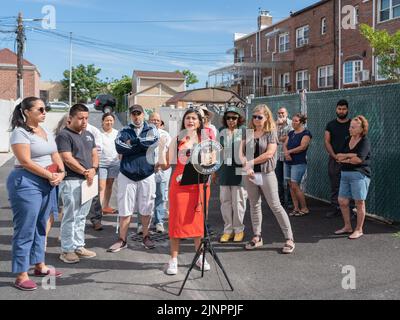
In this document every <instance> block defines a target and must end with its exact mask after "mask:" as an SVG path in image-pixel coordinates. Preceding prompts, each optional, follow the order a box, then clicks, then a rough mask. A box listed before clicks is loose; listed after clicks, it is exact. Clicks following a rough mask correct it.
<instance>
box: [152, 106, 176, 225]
mask: <svg viewBox="0 0 400 320" xmlns="http://www.w3.org/2000/svg"><path fill="white" fill-rule="evenodd" d="M149 122H150V123H152V124H154V125H155V126H156V128H157V130H158V133H159V135H160V141H161V140H165V141H166V143H165V145H166V146H169V144H170V143H171V136H170V135H169V133H168V132H167V131H165V130H163V129H161V117H160V115H159V114H158V113H156V112H154V113H152V114H151V115H150V117H149ZM158 152H159V151H158V148H157V149H156V151H155V153H156V161H155V162H156V163H157V155H158ZM170 176H171V168H170V169H168V170H166V171H163V170H161V169H160V168H156V185H157V187H156V199H155V207H154V224H155V226H156V231H157V232H159V233H164V232H165V229H164V217H165V211H166V202H167V200H168V194H167V190H168V184H169V178H170Z"/></svg>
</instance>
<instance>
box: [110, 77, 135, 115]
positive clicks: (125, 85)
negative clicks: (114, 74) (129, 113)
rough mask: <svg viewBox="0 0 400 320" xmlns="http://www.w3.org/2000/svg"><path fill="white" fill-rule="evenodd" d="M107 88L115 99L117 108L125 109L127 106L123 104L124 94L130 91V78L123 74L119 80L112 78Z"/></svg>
mask: <svg viewBox="0 0 400 320" xmlns="http://www.w3.org/2000/svg"><path fill="white" fill-rule="evenodd" d="M108 88H109V91H110V93H111V94H112V95H113V96H114V97H115V99H116V100H117V110H118V111H126V109H127V106H126V105H125V100H124V96H125V95H126V94H127V93H129V92H131V91H132V78H131V77H128V76H123V77H122V78H121V79H119V80H113V81H112V82H111V83H110V84H109V86H108Z"/></svg>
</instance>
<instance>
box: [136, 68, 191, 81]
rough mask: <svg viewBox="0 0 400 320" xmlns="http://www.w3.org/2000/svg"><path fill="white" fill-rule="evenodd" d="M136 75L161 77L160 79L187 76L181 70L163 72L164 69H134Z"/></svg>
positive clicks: (183, 78) (183, 77) (140, 76)
mask: <svg viewBox="0 0 400 320" xmlns="http://www.w3.org/2000/svg"><path fill="white" fill-rule="evenodd" d="M133 74H134V76H136V77H138V78H160V79H182V80H185V76H184V75H183V74H182V73H180V72H162V71H138V70H135V71H133Z"/></svg>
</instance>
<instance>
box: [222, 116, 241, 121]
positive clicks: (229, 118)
mask: <svg viewBox="0 0 400 320" xmlns="http://www.w3.org/2000/svg"><path fill="white" fill-rule="evenodd" d="M225 119H226V120H232V121H236V120H238V119H239V117H237V116H228V117H225Z"/></svg>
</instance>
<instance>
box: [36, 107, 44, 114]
mask: <svg viewBox="0 0 400 320" xmlns="http://www.w3.org/2000/svg"><path fill="white" fill-rule="evenodd" d="M36 110H37V111H39V112H40V113H41V114H45V113H46V108H45V107H40V108H38V109H36Z"/></svg>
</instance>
